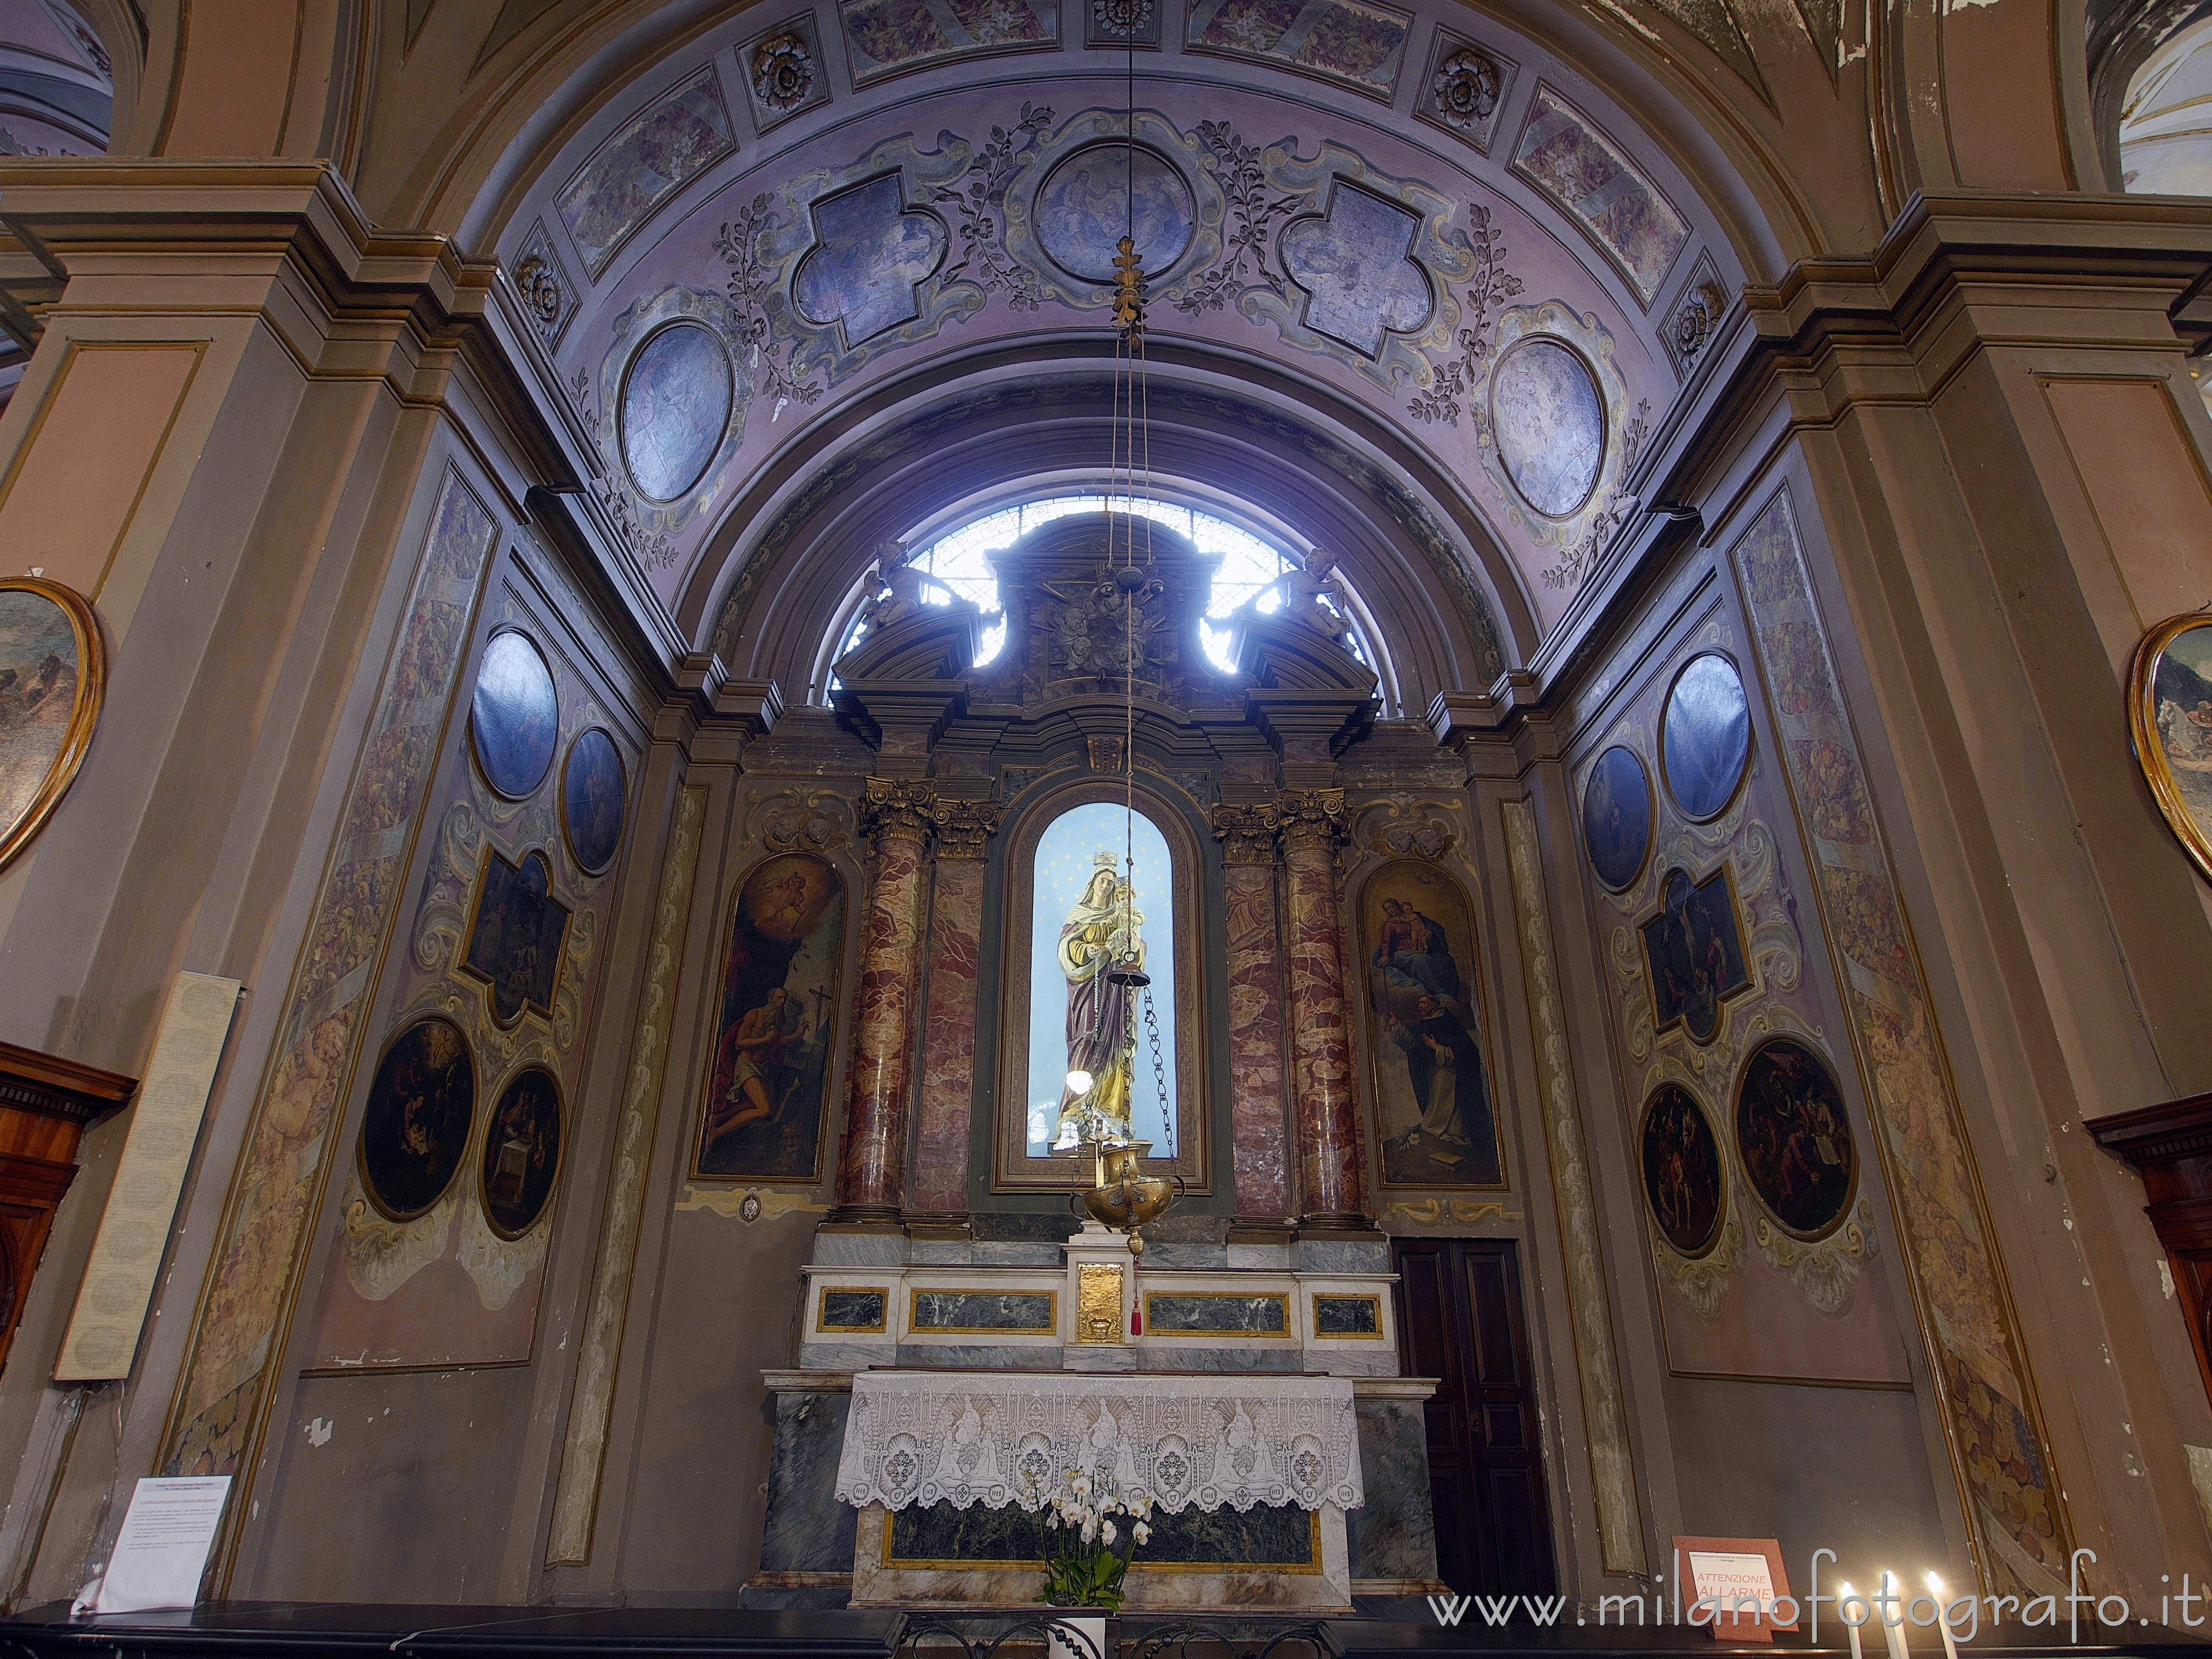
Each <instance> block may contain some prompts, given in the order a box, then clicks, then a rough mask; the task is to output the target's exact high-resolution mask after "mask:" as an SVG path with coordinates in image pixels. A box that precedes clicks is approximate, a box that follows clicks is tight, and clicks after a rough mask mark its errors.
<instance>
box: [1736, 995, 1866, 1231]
mask: <svg viewBox="0 0 2212 1659" xmlns="http://www.w3.org/2000/svg"><path fill="white" fill-rule="evenodd" d="M1735 1146H1736V1152H1737V1155H1738V1156H1739V1157H1740V1158H1741V1159H1742V1160H1743V1173H1744V1176H1745V1178H1746V1179H1747V1180H1748V1181H1749V1182H1751V1189H1752V1191H1753V1192H1754V1193H1756V1194H1759V1202H1760V1203H1761V1204H1764V1205H1765V1206H1766V1208H1767V1211H1768V1212H1769V1213H1770V1214H1771V1215H1772V1216H1773V1218H1775V1219H1776V1220H1777V1221H1778V1222H1780V1223H1781V1224H1782V1225H1784V1227H1785V1228H1787V1229H1788V1230H1789V1231H1791V1232H1793V1233H1795V1234H1796V1235H1797V1237H1800V1238H1804V1239H1817V1238H1825V1237H1827V1236H1828V1235H1829V1234H1830V1233H1832V1232H1833V1231H1835V1230H1836V1228H1837V1227H1838V1225H1840V1224H1841V1223H1842V1221H1843V1218H1844V1212H1845V1211H1846V1210H1848V1209H1849V1208H1850V1202H1851V1193H1852V1190H1853V1188H1854V1187H1855V1185H1856V1181H1857V1173H1858V1154H1857V1149H1856V1148H1855V1147H1854V1146H1852V1144H1851V1121H1850V1115H1849V1114H1848V1113H1846V1112H1845V1111H1844V1097H1843V1095H1842V1093H1841V1092H1840V1091H1838V1089H1837V1087H1836V1079H1835V1078H1834V1076H1833V1075H1832V1073H1830V1072H1829V1070H1828V1066H1827V1062H1826V1060H1822V1059H1821V1058H1820V1055H1818V1054H1814V1052H1813V1051H1812V1050H1811V1049H1810V1048H1807V1047H1806V1046H1805V1045H1804V1044H1803V1043H1802V1042H1797V1041H1796V1040H1795V1039H1794V1038H1790V1037H1778V1038H1776V1039H1775V1040H1774V1041H1773V1042H1770V1043H1768V1044H1767V1045H1766V1046H1765V1048H1761V1049H1760V1050H1759V1052H1758V1053H1757V1054H1753V1056H1752V1057H1751V1063H1750V1064H1749V1065H1748V1066H1745V1067H1744V1068H1743V1083H1742V1085H1741V1088H1740V1089H1739V1090H1738V1091H1737V1094H1736V1101H1735Z"/></svg>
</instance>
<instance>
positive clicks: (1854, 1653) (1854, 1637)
mask: <svg viewBox="0 0 2212 1659" xmlns="http://www.w3.org/2000/svg"><path fill="white" fill-rule="evenodd" d="M1854 1600H1857V1601H1858V1604H1859V1616H1858V1618H1857V1620H1853V1619H1852V1617H1851V1616H1850V1613H1846V1612H1844V1608H1845V1607H1849V1606H1850V1603H1851V1602H1852V1601H1854ZM1866 1616H1867V1604H1866V1599H1865V1598H1864V1597H1863V1596H1861V1595H1859V1593H1858V1592H1857V1590H1855V1589H1852V1588H1851V1581H1850V1579H1848V1578H1846V1579H1844V1593H1843V1595H1841V1596H1840V1597H1838V1600H1837V1601H1836V1617H1837V1618H1838V1619H1840V1620H1843V1621H1844V1633H1845V1634H1847V1635H1848V1636H1849V1637H1850V1638H1851V1659H1866V1655H1865V1654H1864V1653H1863V1652H1861V1651H1860V1650H1859V1626H1861V1625H1863V1624H1864V1623H1866Z"/></svg>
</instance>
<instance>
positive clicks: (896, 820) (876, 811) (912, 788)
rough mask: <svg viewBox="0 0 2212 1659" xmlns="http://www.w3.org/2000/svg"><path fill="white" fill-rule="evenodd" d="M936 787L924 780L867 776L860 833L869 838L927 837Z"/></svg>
mask: <svg viewBox="0 0 2212 1659" xmlns="http://www.w3.org/2000/svg"><path fill="white" fill-rule="evenodd" d="M936 802H937V786H936V785H935V784H933V783H932V782H930V781H927V779H911V780H909V779H906V778H870V779H869V780H868V788H867V793H866V794H865V795H863V796H862V797H861V798H860V833H861V834H862V835H864V836H867V837H868V838H869V839H870V840H871V841H873V842H883V841H885V840H894V841H918V842H927V841H928V840H929V830H930V823H931V820H932V818H933V815H934V814H933V808H934V806H935V805H936Z"/></svg>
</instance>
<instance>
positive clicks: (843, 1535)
mask: <svg viewBox="0 0 2212 1659" xmlns="http://www.w3.org/2000/svg"><path fill="white" fill-rule="evenodd" d="M761 1376H762V1378H763V1381H764V1382H765V1383H767V1384H768V1388H769V1395H770V1396H771V1398H772V1399H773V1400H774V1401H775V1447H774V1449H773V1451H772V1452H771V1453H770V1461H769V1474H768V1527H767V1530H766V1532H765V1533H764V1534H763V1535H762V1538H761V1570H760V1571H759V1572H757V1573H756V1574H755V1575H754V1576H753V1577H752V1579H751V1580H750V1582H749V1583H746V1585H745V1586H744V1589H742V1590H740V1591H739V1592H738V1604H739V1605H740V1606H742V1607H843V1606H844V1605H845V1603H846V1601H848V1599H849V1598H850V1596H851V1595H852V1578H853V1538H854V1524H855V1522H857V1521H858V1519H859V1512H858V1511H857V1510H854V1508H853V1506H852V1505H851V1504H840V1503H837V1502H836V1501H835V1499H834V1497H825V1494H834V1493H835V1492H836V1487H837V1457H838V1454H839V1453H840V1452H841V1451H842V1449H843V1448H844V1444H845V1419H846V1418H847V1417H848V1415H849V1414H850V1413H851V1412H852V1409H853V1374H852V1373H851V1372H850V1371H763V1372H762V1373H761Z"/></svg>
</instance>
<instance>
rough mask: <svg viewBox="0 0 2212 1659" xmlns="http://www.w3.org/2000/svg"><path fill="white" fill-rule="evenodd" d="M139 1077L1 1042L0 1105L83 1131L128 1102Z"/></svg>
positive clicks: (135, 1089)
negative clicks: (82, 1127) (85, 1125)
mask: <svg viewBox="0 0 2212 1659" xmlns="http://www.w3.org/2000/svg"><path fill="white" fill-rule="evenodd" d="M137 1087H138V1083H137V1079H135V1078H127V1077H122V1076H119V1075H118V1074H117V1073H113V1072H103V1071H102V1070H100V1067H99V1066H84V1065H80V1064H79V1063H78V1062H77V1061H76V1060H64V1059H63V1058H62V1057H61V1056H60V1055H59V1054H41V1053H40V1051H39V1050H38V1049H36V1048H17V1047H16V1046H15V1044H14V1043H12V1042H0V1106H5V1107H11V1108H13V1109H15V1110H16V1111H19V1112H33V1113H36V1114H37V1115H39V1116H40V1117H58V1118H62V1119H64V1120H66V1121H69V1122H71V1123H75V1124H77V1125H79V1126H80V1127H81V1126H82V1125H84V1124H88V1123H90V1122H91V1121H93V1120H94V1119H95V1118H97V1117H99V1116H100V1115H102V1114H104V1113H107V1112H112V1111H113V1110H114V1109H116V1108H117V1107H118V1106H120V1105H122V1104H123V1103H125V1101H127V1100H129V1099H130V1098H131V1095H132V1094H133V1093H134V1092H135V1091H137Z"/></svg>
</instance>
